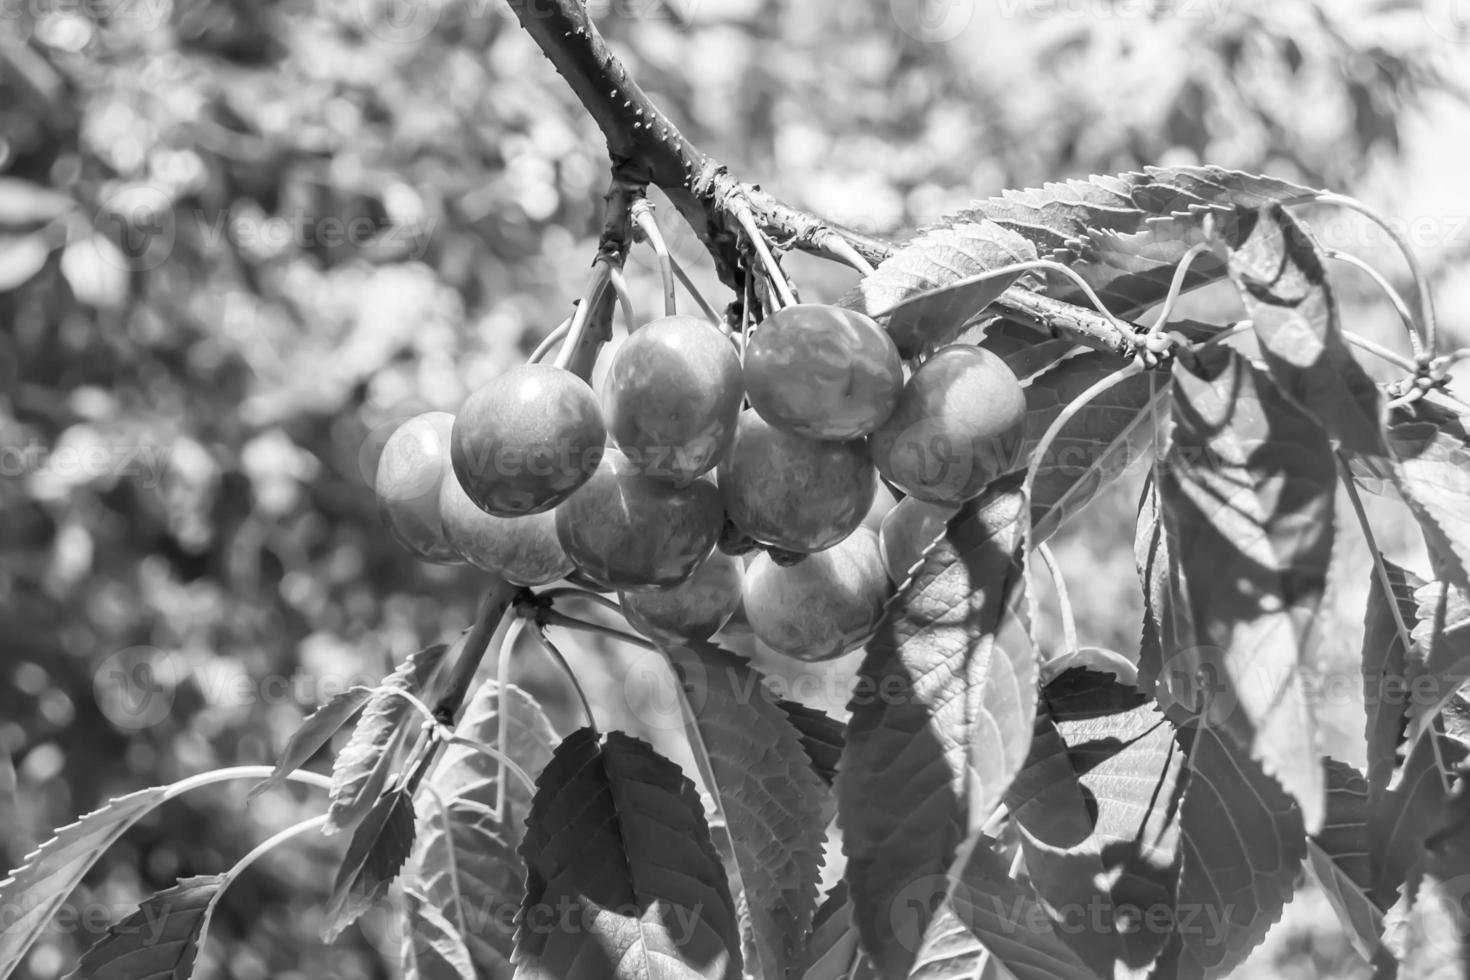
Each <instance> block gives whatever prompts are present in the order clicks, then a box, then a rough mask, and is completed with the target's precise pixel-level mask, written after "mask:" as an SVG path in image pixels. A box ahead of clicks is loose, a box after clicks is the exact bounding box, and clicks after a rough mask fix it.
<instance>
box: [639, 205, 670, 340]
mask: <svg viewBox="0 0 1470 980" xmlns="http://www.w3.org/2000/svg"><path fill="white" fill-rule="evenodd" d="M631 213H632V216H633V224H634V225H636V226H637V228H638V231H639V233H640V234H642V235H643V240H644V241H646V242H648V244H649V245H650V246H652V247H653V254H654V255H655V256H656V257H657V259H658V272H659V278H660V279H662V280H663V287H664V316H673V315H674V314H675V313H678V312H679V307H678V301H677V296H676V294H675V290H674V260H673V257H672V256H671V255H669V246H668V243H667V242H665V241H664V233H663V230H662V229H661V228H659V226H658V220H657V219H656V218H655V217H654V215H653V205H652V204H651V203H649V201H648V199H647V198H646V197H641V198H639V199H638V200H636V201H634V202H633V207H632V209H631ZM629 329H632V328H631V327H630V328H629Z"/></svg>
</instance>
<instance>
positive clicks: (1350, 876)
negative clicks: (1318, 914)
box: [1307, 759, 1383, 963]
mask: <svg viewBox="0 0 1470 980" xmlns="http://www.w3.org/2000/svg"><path fill="white" fill-rule="evenodd" d="M1323 763H1324V764H1325V765H1326V767H1327V818H1326V820H1324V821H1323V822H1322V829H1321V830H1320V831H1319V832H1318V833H1316V834H1314V835H1313V836H1312V837H1310V838H1309V839H1308V840H1307V861H1308V864H1307V866H1308V867H1309V868H1310V869H1311V871H1312V877H1314V878H1315V879H1316V880H1317V884H1318V885H1319V886H1320V887H1321V888H1322V893H1323V894H1324V895H1326V896H1327V901H1328V902H1329V903H1331V905H1332V908H1333V910H1334V911H1335V912H1336V913H1337V918H1338V921H1339V922H1341V923H1342V926H1343V928H1344V929H1345V930H1346V932H1347V938H1348V941H1349V942H1351V943H1352V944H1353V948H1354V949H1356V950H1357V951H1358V955H1360V956H1362V957H1363V959H1364V960H1365V961H1367V962H1370V963H1371V962H1372V961H1373V959H1374V957H1375V956H1377V955H1379V941H1378V937H1379V936H1381V935H1382V934H1383V909H1382V908H1381V907H1379V905H1378V904H1377V903H1376V902H1375V901H1374V900H1373V899H1372V898H1371V897H1370V896H1369V890H1370V889H1371V888H1372V885H1373V871H1372V866H1371V864H1370V861H1369V858H1368V781H1367V780H1366V779H1364V778H1363V774H1362V773H1360V772H1358V770H1356V769H1354V768H1353V767H1352V766H1350V765H1347V764H1346V763H1343V762H1339V761H1337V760H1336V759H1324V760H1323Z"/></svg>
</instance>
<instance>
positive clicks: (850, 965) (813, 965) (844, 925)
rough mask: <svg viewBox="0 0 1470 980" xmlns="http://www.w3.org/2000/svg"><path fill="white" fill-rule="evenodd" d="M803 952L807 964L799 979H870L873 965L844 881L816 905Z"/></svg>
mask: <svg viewBox="0 0 1470 980" xmlns="http://www.w3.org/2000/svg"><path fill="white" fill-rule="evenodd" d="M803 953H804V954H805V962H806V964H807V966H806V968H805V970H804V971H803V972H802V973H801V974H799V975H800V976H801V977H802V980H872V977H873V968H872V965H871V964H870V963H868V961H867V957H866V956H864V955H863V952H862V949H861V947H860V945H859V942H858V931H857V924H856V923H855V922H853V921H852V902H851V901H850V900H849V898H848V895H847V882H845V881H839V882H838V883H837V884H836V885H834V886H833V888H832V890H831V891H830V892H828V893H827V897H826V898H825V899H823V900H822V904H821V905H820V906H818V907H817V914H816V915H815V916H814V917H813V918H812V931H811V934H810V935H809V936H808V937H807V942H806V949H805V950H803Z"/></svg>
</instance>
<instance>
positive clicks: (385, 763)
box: [322, 643, 449, 834]
mask: <svg viewBox="0 0 1470 980" xmlns="http://www.w3.org/2000/svg"><path fill="white" fill-rule="evenodd" d="M448 652H449V648H448V647H447V646H445V645H444V644H442V643H440V644H435V645H434V646H431V647H426V648H424V649H423V650H420V651H419V652H418V653H415V654H412V655H410V656H409V657H408V658H407V659H405V660H404V661H403V663H401V664H399V665H398V667H397V668H396V669H395V670H394V671H393V673H391V674H389V675H388V676H387V677H386V678H384V680H383V683H382V684H381V685H379V687H378V689H377V690H375V691H374V692H373V696H372V697H371V698H370V699H369V700H368V703H367V707H366V708H364V709H363V712H362V717H360V718H359V719H358V721H357V727H356V728H354V729H353V731H352V737H351V738H350V739H348V740H347V744H346V745H345V746H343V747H342V751H341V752H339V753H338V754H337V761H336V763H335V764H334V765H333V767H332V788H331V792H330V796H331V807H330V808H329V809H328V811H327V823H326V826H324V827H323V828H322V833H324V834H335V833H337V832H338V831H341V830H348V829H350V828H351V827H353V826H355V825H356V823H357V821H359V820H361V819H362V818H363V816H364V814H366V813H367V811H368V809H369V808H370V807H372V806H374V805H376V803H377V800H378V797H379V795H380V794H381V793H382V792H383V789H384V787H386V786H387V784H388V777H389V776H390V775H391V774H392V772H391V767H392V764H393V761H394V756H395V755H396V754H397V750H398V747H399V746H400V745H401V744H402V741H403V738H404V736H405V735H406V734H407V731H406V728H405V723H406V722H407V720H408V718H409V716H410V715H412V714H413V712H414V708H413V706H412V705H411V704H409V703H408V702H407V701H405V700H404V699H403V698H401V697H398V696H397V695H396V694H395V693H394V692H395V691H407V692H408V693H410V694H413V695H415V696H417V695H419V694H421V693H423V691H424V689H425V687H427V686H428V683H429V680H430V678H432V677H433V676H434V673H435V671H437V670H438V668H439V665H440V664H441V663H442V662H443V660H444V655H445V654H446V653H448Z"/></svg>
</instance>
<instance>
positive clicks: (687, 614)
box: [619, 550, 745, 644]
mask: <svg viewBox="0 0 1470 980" xmlns="http://www.w3.org/2000/svg"><path fill="white" fill-rule="evenodd" d="M744 577H745V563H744V562H742V561H741V560H740V559H739V558H736V557H734V556H733V555H727V554H725V553H724V552H723V551H718V550H717V551H715V552H714V553H713V554H711V555H710V556H709V557H708V558H706V559H705V560H704V562H703V563H702V564H701V565H700V566H699V567H698V568H696V569H695V570H694V574H693V575H690V576H689V578H687V579H686V580H684V581H683V582H681V583H680V584H678V585H676V586H674V587H673V588H670V589H660V590H659V591H657V592H624V593H622V595H620V596H619V598H620V599H621V600H622V603H623V614H624V615H626V616H627V617H628V624H629V625H630V626H632V627H633V628H634V629H636V630H637V631H638V632H640V633H642V634H643V635H644V636H646V637H648V638H649V639H650V640H654V641H656V642H658V643H671V644H679V643H690V642H695V641H698V640H708V639H709V638H710V637H712V636H714V635H715V634H716V633H718V632H719V631H720V629H721V628H722V627H723V626H724V625H725V624H726V623H728V622H729V621H730V617H731V616H733V615H735V609H736V608H737V607H738V606H739V605H740V582H741V580H742V579H743V578H744Z"/></svg>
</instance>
